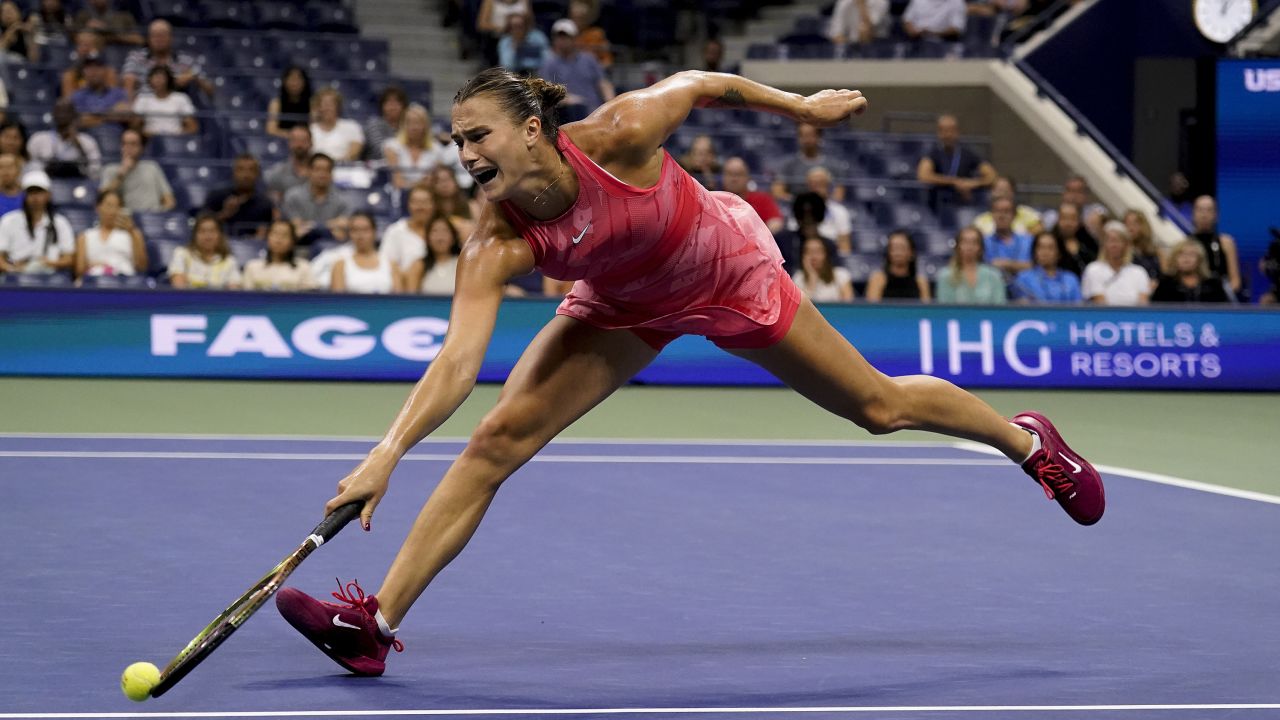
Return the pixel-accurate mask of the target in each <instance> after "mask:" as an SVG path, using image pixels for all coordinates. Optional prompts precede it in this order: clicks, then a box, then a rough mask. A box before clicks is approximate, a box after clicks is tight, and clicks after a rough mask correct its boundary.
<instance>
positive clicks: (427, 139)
mask: <svg viewBox="0 0 1280 720" xmlns="http://www.w3.org/2000/svg"><path fill="white" fill-rule="evenodd" d="M410 115H415V116H416V115H421V116H422V119H423V120H424V121H425V122H426V124H427V130H426V132H425V133H423V135H422V145H420V146H418V149H419V150H425V149H427V148H429V147H431V113H429V112H427V109H426V108H425V107H423V106H421V105H419V104H418V103H413V104H411V105H410V106H409V107H408V108H406V109H405V111H404V120H403V121H402V122H401V123H400V132H398V133H396V140H397V141H398V142H399V143H400V144H401V145H403V146H405V147H410V145H409V133H408V131H407V130H405V126H406V125H407V124H408V120H409V116H410Z"/></svg>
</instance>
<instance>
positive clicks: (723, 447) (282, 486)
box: [0, 435, 1280, 720]
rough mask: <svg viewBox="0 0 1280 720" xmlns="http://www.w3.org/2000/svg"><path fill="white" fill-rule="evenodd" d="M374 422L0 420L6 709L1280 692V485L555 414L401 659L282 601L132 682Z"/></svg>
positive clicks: (222, 600)
mask: <svg viewBox="0 0 1280 720" xmlns="http://www.w3.org/2000/svg"><path fill="white" fill-rule="evenodd" d="M369 445H370V441H366V440H341V439H334V440H314V439H313V440H303V439H271V438H263V439H234V438H215V437H202V438H197V437H188V438H180V437H172V438H163V437H155V438H147V437H132V436H131V437H101V436H100V437H58V436H39V437H37V436H18V435H15V436H6V437H3V438H0V477H2V478H4V488H5V493H6V495H7V496H8V500H9V513H8V518H7V519H6V522H4V523H3V524H2V525H0V541H2V542H3V547H4V548H5V552H4V557H5V561H4V571H5V573H4V574H5V577H6V579H7V580H8V581H9V588H8V591H7V592H6V593H4V595H3V597H2V598H0V611H2V614H3V617H4V618H5V625H4V630H3V631H0V638H2V639H3V641H2V642H0V665H2V667H3V672H0V698H2V699H0V718H37V717H39V718H55V717H126V716H127V717H137V716H147V717H150V716H155V717H166V716H167V717H264V718H271V717H367V716H375V715H377V716H388V717H397V716H402V717H408V716H417V715H427V716H450V715H454V716H463V715H472V716H475V715H479V716H494V717H529V716H556V715H562V716H574V717H599V718H616V717H624V716H630V715H639V716H642V717H692V716H696V717H724V718H728V717H742V716H744V715H752V716H770V715H783V714H787V713H803V714H804V715H805V716H806V717H809V716H812V717H890V718H900V719H909V718H920V719H922V720H923V719H928V720H941V719H946V720H954V719H956V718H973V717H1036V718H1125V719H1126V720H1127V719H1133V720H1137V719H1139V718H1172V717H1178V718H1183V717H1187V718H1212V719H1213V720H1218V719H1219V718H1232V717H1251V718H1252V717H1259V718H1261V717H1275V716H1276V715H1278V714H1280V683H1277V680H1276V672H1277V668H1280V616H1278V615H1277V613H1276V612H1275V598H1276V597H1280V555H1278V554H1277V553H1276V541H1277V540H1280V533H1277V531H1276V528H1277V523H1278V521H1280V505H1278V504H1277V499H1275V498H1269V497H1268V496H1261V495H1250V494H1247V493H1237V494H1236V495H1235V496H1231V495H1224V494H1214V493H1209V492H1202V491H1198V490H1196V489H1191V488H1188V487H1178V486H1174V485H1169V484H1163V483H1160V482H1151V481H1150V478H1149V479H1147V480H1141V479H1137V478H1134V477H1126V476H1123V475H1118V474H1115V473H1111V474H1108V476H1107V480H1108V486H1107V491H1108V500H1109V503H1108V506H1109V507H1108V513H1107V517H1106V518H1105V519H1104V520H1103V521H1102V522H1101V523H1100V524H1099V525H1097V526H1096V527H1093V528H1082V527H1078V526H1076V525H1075V524H1074V523H1072V522H1071V521H1070V520H1069V519H1068V518H1067V517H1066V516H1065V515H1064V514H1063V513H1062V512H1061V511H1060V510H1059V509H1058V508H1057V506H1056V505H1055V504H1053V503H1051V502H1049V501H1047V500H1045V499H1044V496H1043V493H1042V492H1041V491H1040V489H1039V488H1038V487H1037V486H1036V485H1035V484H1034V483H1033V482H1031V481H1030V480H1029V479H1027V478H1026V477H1025V476H1024V475H1022V474H1021V473H1020V472H1019V471H1018V470H1017V468H1015V467H1013V466H1012V465H1011V464H1009V463H1007V462H1005V461H1004V460H1003V459H1002V458H997V457H992V456H990V455H987V454H982V453H978V452H974V451H972V450H968V449H965V448H964V447H962V446H956V445H950V444H904V443H893V444H877V443H864V444H853V443H850V444H826V443H772V442H763V441H762V442H732V443H725V442H717V441H707V442H679V443H673V442H626V441H617V442H615V441H590V442H588V441H572V442H557V443H554V444H552V445H551V446H549V447H548V448H547V449H546V450H544V452H543V453H542V454H541V455H540V456H539V457H538V458H536V459H535V460H534V461H533V462H531V463H530V464H529V465H527V466H526V467H524V468H523V469H521V470H520V471H519V472H518V473H517V474H516V475H515V476H514V477H513V478H512V479H511V480H510V481H509V482H508V483H507V485H506V486H505V487H504V489H503V490H502V492H500V493H499V495H498V499H497V501H496V502H495V504H494V507H493V508H492V510H491V511H490V513H489V516H488V519H487V521H486V522H485V523H484V524H483V525H482V526H481V529H480V531H479V533H478V534H477V536H476V538H475V539H474V540H473V542H472V543H471V545H470V546H469V547H468V548H467V550H466V551H465V552H464V553H463V555H462V557H460V558H459V560H458V561H456V562H455V563H454V564H453V565H452V566H451V567H449V568H448V569H447V570H446V571H445V572H444V573H443V574H442V575H441V576H440V577H439V578H438V579H437V581H436V583H435V584H434V585H433V586H432V587H431V588H430V589H428V591H427V593H426V594H425V595H424V596H423V599H422V601H420V602H419V603H418V604H417V605H416V606H415V607H414V610H413V612H412V613H411V614H410V616H409V617H408V619H407V621H406V622H405V624H404V627H403V628H402V631H401V634H400V639H401V640H403V642H404V644H405V646H406V650H405V652H404V653H403V654H401V655H398V656H393V657H391V658H389V659H388V673H387V675H386V676H384V677H382V678H376V679H368V678H353V677H349V676H347V675H345V674H344V673H343V671H342V670H341V669H340V668H338V667H337V666H336V665H334V664H333V663H332V662H330V661H329V660H328V659H327V658H325V657H324V656H322V655H321V654H319V653H318V652H316V651H315V650H314V649H313V648H312V647H311V646H310V645H309V644H308V643H307V642H306V641H305V640H303V639H302V638H301V637H300V636H298V635H297V634H296V633H295V632H294V631H293V630H292V629H290V628H289V627H288V626H287V625H286V624H285V623H284V622H283V620H281V619H280V617H279V616H278V615H277V614H276V612H275V610H274V608H273V607H270V606H269V607H266V608H264V609H263V610H262V611H261V612H259V613H258V614H257V615H256V616H254V617H253V618H252V619H251V620H250V621H249V622H248V623H247V624H246V625H245V626H244V628H243V629H241V630H240V631H239V632H238V633H237V634H236V635H235V637H233V638H232V639H231V640H230V641H228V642H227V644H226V645H224V646H223V647H222V648H221V649H220V650H218V651H217V652H216V653H214V654H213V656H211V657H210V658H209V659H208V660H207V661H206V662H205V663H204V664H202V665H201V666H200V667H199V668H198V669H196V671H195V672H194V673H192V674H191V675H190V676H189V677H188V678H186V679H185V680H184V681H182V682H181V683H180V684H179V685H178V686H177V687H176V688H174V689H173V690H172V691H171V692H169V693H168V694H167V695H165V696H164V697H163V698H160V699H158V700H152V701H150V702H148V703H146V704H143V705H137V704H133V703H131V702H129V701H128V700H126V699H125V698H124V697H123V696H122V695H121V694H120V691H119V687H118V677H119V673H120V671H121V669H123V667H124V666H125V665H127V664H128V663H130V662H133V661H135V660H149V661H152V662H154V663H156V664H157V665H160V666H163V665H164V664H165V663H167V662H168V660H169V659H170V658H171V657H172V656H173V655H174V653H176V652H177V651H178V650H179V649H180V648H181V647H182V646H183V645H184V644H185V643H186V642H187V640H189V639H190V638H191V637H192V636H193V635H194V634H195V633H196V632H197V631H198V630H199V629H200V628H202V627H203V626H204V625H205V623H207V622H208V621H209V620H210V619H211V618H212V617H213V616H214V615H215V614H217V613H218V612H219V611H220V610H221V609H222V608H223V607H224V606H225V605H226V604H227V603H228V602H230V601H231V600H232V599H234V597H235V596H236V595H238V594H239V593H240V592H241V591H242V590H243V589H244V588H246V587H247V586H248V585H249V584H250V583H251V582H253V581H254V580H256V579H257V578H258V576H260V575H261V574H262V573H263V572H265V571H266V570H267V569H268V568H269V567H270V566H271V565H273V564H274V563H275V562H276V561H277V560H279V559H280V558H281V557H282V556H284V555H285V554H286V553H287V552H288V551H290V550H291V549H292V548H293V547H294V546H295V545H296V544H297V543H298V542H300V541H301V540H302V538H303V537H304V536H305V535H306V533H307V532H308V531H309V530H310V528H311V527H312V526H313V525H314V524H315V522H316V521H318V520H319V516H320V513H321V507H322V505H323V502H324V501H325V500H327V499H328V498H329V497H330V496H331V495H332V494H333V491H334V486H335V484H336V482H337V480H338V479H339V478H340V477H341V476H342V475H343V474H344V473H345V472H346V471H347V470H348V469H349V468H350V467H352V466H353V465H354V464H355V463H356V462H358V461H359V460H360V459H361V458H362V457H363V456H364V454H365V452H366V451H367V450H368V448H369ZM460 448H461V443H460V442H457V441H431V442H426V443H423V444H422V445H420V446H419V447H418V448H417V449H416V450H415V451H414V452H413V453H412V454H411V455H410V456H409V458H408V459H407V460H406V462H404V463H402V464H401V466H400V468H399V469H398V470H397V472H396V476H395V479H394V480H393V483H392V487H391V491H390V493H389V494H388V495H387V497H386V498H385V499H384V501H383V503H382V505H381V506H380V508H379V510H378V513H377V515H376V516H375V517H374V522H373V532H372V533H369V534H365V533H362V532H360V531H359V529H358V528H357V527H355V526H352V527H350V528H348V529H347V530H346V531H345V532H344V533H343V534H342V535H340V536H339V537H338V538H337V539H336V540H335V541H334V542H333V543H331V544H328V545H326V546H325V547H324V548H322V549H321V550H320V551H318V552H317V553H316V554H315V555H314V556H312V558H311V559H310V560H308V561H307V562H306V563H304V564H303V565H302V567H301V568H300V569H299V570H298V571H297V572H296V573H295V574H294V575H293V577H292V578H291V582H290V584H292V585H296V586H298V587H301V588H302V589H304V590H306V591H308V592H310V593H312V594H315V595H322V596H326V597H327V592H328V591H329V590H331V589H336V586H335V584H334V577H335V576H337V577H340V578H342V579H343V580H349V579H351V578H358V579H359V580H360V581H361V584H362V585H363V586H364V588H365V590H366V591H368V592H371V593H372V592H374V591H375V590H376V589H377V587H378V585H379V581H380V580H381V577H382V574H383V573H384V572H385V571H386V568H387V566H388V564H389V563H390V560H391V557H392V555H393V554H394V552H395V550H396V549H397V548H398V546H399V543H400V541H401V539H402V538H403V536H404V533H405V531H406V530H407V528H408V527H409V525H410V523H411V522H412V519H413V518H414V517H415V516H416V514H417V512H418V510H419V508H420V506H421V503H422V501H423V500H424V499H425V497H426V495H427V493H428V492H429V490H430V489H431V487H432V486H433V484H434V483H435V481H436V480H437V479H438V478H439V477H440V475H441V474H442V473H443V471H444V469H445V468H446V467H447V463H448V462H449V460H451V459H452V457H453V456H454V455H455V454H456V453H457V452H458V451H459V449H460ZM1157 479H1158V478H1157ZM122 713H123V714H122ZM126 714H127V715H126Z"/></svg>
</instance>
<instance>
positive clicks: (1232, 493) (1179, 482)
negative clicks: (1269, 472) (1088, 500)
mask: <svg viewBox="0 0 1280 720" xmlns="http://www.w3.org/2000/svg"><path fill="white" fill-rule="evenodd" d="M952 445H953V446H954V447H955V448H956V449H958V450H969V451H972V452H976V453H982V454H983V455H996V456H999V457H1004V455H1003V454H1002V453H1001V452H1000V451H999V450H996V449H995V448H990V447H987V446H986V445H982V444H980V443H973V442H963V441H962V442H955V443H952ZM1093 467H1094V469H1096V470H1097V471H1098V472H1101V473H1105V474H1110V475H1123V476H1125V477H1130V478H1133V479H1135V480H1145V481H1146V482H1151V483H1157V484H1159V485H1172V486H1173V487H1180V488H1184V489H1186V490H1198V491H1199V492H1206V493H1212V494H1214V495H1226V496H1227V497H1233V498H1240V499H1241V500H1253V501H1255V502H1262V503H1270V504H1272V505H1280V496H1277V495H1271V494H1268V493H1263V492H1257V491H1255V490H1239V489H1237V488H1231V487H1225V486H1223V485H1213V484H1211V483H1205V482H1199V481H1198V480H1188V479H1186V478H1180V477H1174V476H1173V475H1164V474H1162V473H1153V472H1147V471H1146V470H1132V469H1130V468H1125V467H1120V466H1118V465H1094V466H1093Z"/></svg>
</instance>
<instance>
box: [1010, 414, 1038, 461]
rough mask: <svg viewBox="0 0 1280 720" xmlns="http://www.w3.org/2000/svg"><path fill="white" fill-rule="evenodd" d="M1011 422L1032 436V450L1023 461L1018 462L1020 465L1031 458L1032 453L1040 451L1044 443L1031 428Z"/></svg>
mask: <svg viewBox="0 0 1280 720" xmlns="http://www.w3.org/2000/svg"><path fill="white" fill-rule="evenodd" d="M1009 424H1010V425H1013V426H1014V427H1016V428H1018V429H1019V430H1022V431H1023V432H1025V433H1027V434H1029V435H1030V436H1031V452H1029V453H1027V456H1026V457H1024V458H1022V462H1020V463H1018V464H1019V465H1022V464H1024V463H1026V462H1027V461H1028V460H1030V459H1031V456H1032V455H1035V454H1036V453H1038V452H1040V449H1041V448H1043V447H1044V445H1042V444H1041V443H1040V436H1039V435H1037V434H1035V433H1034V432H1031V431H1030V430H1028V429H1026V428H1024V427H1022V426H1021V425H1014V424H1013V423H1009Z"/></svg>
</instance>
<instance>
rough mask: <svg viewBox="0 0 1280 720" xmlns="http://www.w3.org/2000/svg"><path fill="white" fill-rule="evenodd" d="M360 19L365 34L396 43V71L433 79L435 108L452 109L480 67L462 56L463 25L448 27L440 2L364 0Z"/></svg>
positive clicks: (393, 45) (393, 47) (436, 110)
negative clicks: (455, 97)
mask: <svg viewBox="0 0 1280 720" xmlns="http://www.w3.org/2000/svg"><path fill="white" fill-rule="evenodd" d="M354 6H355V9H356V18H357V20H358V22H359V24H360V29H361V32H362V33H363V34H364V35H365V36H366V37H375V38H383V39H385V40H387V41H388V42H389V43H390V44H391V71H392V73H393V74H395V75H396V76H399V77H404V78H409V79H414V80H430V81H431V110H432V116H433V119H434V118H435V115H437V114H440V113H444V112H447V111H448V108H449V106H450V104H452V102H453V95H454V93H456V92H457V90H458V88H459V87H461V86H462V83H464V82H466V80H467V79H468V78H470V77H471V76H472V75H473V74H474V73H475V71H476V70H477V69H478V66H476V64H475V63H474V62H471V61H461V60H459V59H458V58H459V46H458V29H457V28H456V27H449V28H447V27H444V23H443V21H442V18H441V16H440V12H439V11H438V9H437V6H436V4H435V3H426V2H422V0H360V2H358V3H354Z"/></svg>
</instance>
